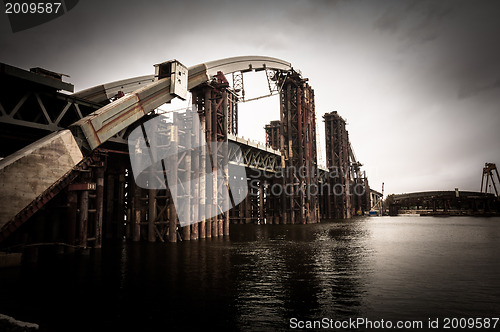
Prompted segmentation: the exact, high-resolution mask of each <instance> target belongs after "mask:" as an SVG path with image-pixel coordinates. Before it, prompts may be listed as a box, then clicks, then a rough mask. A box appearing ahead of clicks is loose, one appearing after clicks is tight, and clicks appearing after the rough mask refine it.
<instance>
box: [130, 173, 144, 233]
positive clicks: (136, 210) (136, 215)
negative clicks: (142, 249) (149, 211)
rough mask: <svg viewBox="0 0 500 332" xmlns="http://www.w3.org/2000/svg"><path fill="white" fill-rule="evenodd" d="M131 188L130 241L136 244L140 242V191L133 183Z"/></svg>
mask: <svg viewBox="0 0 500 332" xmlns="http://www.w3.org/2000/svg"><path fill="white" fill-rule="evenodd" d="M131 185H132V186H133V192H134V198H133V202H132V211H133V212H132V215H133V220H132V241H134V242H138V241H140V240H141V221H142V218H141V191H142V189H141V188H140V187H139V186H138V185H137V184H136V183H135V181H131Z"/></svg>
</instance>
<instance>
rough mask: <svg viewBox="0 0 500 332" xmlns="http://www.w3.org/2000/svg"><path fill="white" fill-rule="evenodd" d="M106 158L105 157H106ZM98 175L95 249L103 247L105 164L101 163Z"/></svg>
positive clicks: (97, 170) (97, 171)
mask: <svg viewBox="0 0 500 332" xmlns="http://www.w3.org/2000/svg"><path fill="white" fill-rule="evenodd" d="M104 158H105V157H104ZM99 163H100V165H99V166H98V167H97V169H96V171H95V173H96V210H97V211H96V229H95V243H94V247H95V248H101V247H102V221H103V216H104V164H105V163H104V162H102V161H101V162H99Z"/></svg>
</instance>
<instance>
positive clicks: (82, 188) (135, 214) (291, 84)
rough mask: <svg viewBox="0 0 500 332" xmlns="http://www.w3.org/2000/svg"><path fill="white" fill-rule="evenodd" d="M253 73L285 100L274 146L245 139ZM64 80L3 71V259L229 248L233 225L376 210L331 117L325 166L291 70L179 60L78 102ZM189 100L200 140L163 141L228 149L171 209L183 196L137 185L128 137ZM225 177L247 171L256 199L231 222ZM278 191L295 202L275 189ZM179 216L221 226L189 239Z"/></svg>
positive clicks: (306, 99) (181, 163) (201, 228)
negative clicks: (165, 247) (167, 245)
mask: <svg viewBox="0 0 500 332" xmlns="http://www.w3.org/2000/svg"><path fill="white" fill-rule="evenodd" d="M251 71H265V72H266V77H267V80H268V86H269V95H273V94H278V95H279V96H280V119H279V120H276V121H272V122H271V123H270V124H269V125H267V126H266V127H265V131H266V143H258V142H253V141H251V140H246V139H243V138H241V137H238V104H239V103H241V102H245V101H248V100H245V94H244V89H245V87H244V84H243V76H244V75H245V73H247V72H251ZM229 75H230V76H231V82H232V84H230V83H229V80H228V79H227V77H229ZM62 78H63V75H62V74H58V73H54V72H50V71H47V70H44V69H41V68H32V69H31V70H30V71H27V70H24V69H20V68H16V67H12V66H9V65H7V64H0V79H1V82H2V86H3V87H4V91H3V92H4V93H2V95H1V96H0V138H1V139H2V142H3V144H2V146H1V149H0V156H1V157H3V159H2V160H0V183H1V187H0V195H1V196H2V199H1V201H2V203H1V204H2V209H1V211H0V246H1V247H3V248H11V247H21V248H22V247H23V246H27V245H34V244H44V243H45V244H47V243H53V244H61V245H64V246H66V247H68V248H72V247H83V248H85V247H94V248H99V247H101V246H102V242H103V240H105V239H113V238H123V237H126V238H128V239H130V240H132V241H140V240H146V241H150V242H154V241H162V242H163V241H170V242H176V241H181V240H182V241H186V240H197V239H201V238H210V237H218V236H227V235H229V227H230V226H229V225H230V223H271V224H279V223H302V224H305V223H317V222H320V220H321V219H327V218H350V217H351V216H353V215H354V214H355V213H356V212H361V213H362V212H364V211H367V210H369V208H370V205H369V204H370V203H369V193H370V190H369V186H368V180H367V177H366V175H365V174H364V173H362V172H361V171H360V167H361V164H360V163H359V162H358V161H357V160H356V158H355V156H354V152H353V149H352V147H351V145H350V143H349V138H348V132H347V130H346V122H345V120H344V119H343V118H342V117H340V115H339V114H337V112H331V113H327V114H326V115H325V116H324V121H325V130H326V149H327V153H326V156H327V165H326V167H322V166H320V165H318V162H317V149H316V145H317V142H316V137H317V135H316V129H317V123H316V121H317V119H316V111H315V105H314V98H315V96H314V90H313V89H312V87H311V86H310V85H309V83H308V79H307V78H304V77H302V75H301V74H300V73H299V72H298V71H296V70H295V69H293V67H292V66H291V64H290V63H288V62H286V61H283V60H280V59H275V58H269V57H259V56H253V57H236V58H229V59H222V60H217V61H212V62H207V63H203V64H200V65H196V66H192V67H189V68H186V67H184V66H183V65H182V64H181V63H180V62H178V61H170V62H165V63H162V64H158V65H155V74H154V75H147V76H142V77H136V78H131V79H126V80H122V81H117V82H111V83H106V84H102V85H99V86H96V87H93V88H90V89H86V90H83V91H79V92H77V93H74V91H73V86H72V85H71V84H69V83H66V82H64V81H63V80H62ZM188 93H190V94H191V100H192V107H191V108H190V111H191V112H195V114H196V115H197V117H199V120H200V126H201V128H200V129H201V132H202V134H201V135H197V134H196V132H194V131H193V132H191V131H187V130H183V129H182V128H180V127H179V126H176V125H175V124H174V123H172V124H169V125H168V126H166V127H165V128H164V130H165V134H166V135H169V137H171V139H172V142H177V141H179V140H180V139H182V140H183V141H184V142H189V143H188V144H189V145H190V146H201V145H203V144H204V143H205V142H206V143H207V144H208V143H211V142H218V143H221V142H230V143H232V144H230V145H228V146H229V148H226V150H223V149H224V148H223V147H221V148H215V149H216V151H215V152H212V154H211V159H210V162H211V163H213V164H212V165H213V167H214V168H220V169H222V170H224V171H223V172H222V174H223V175H222V176H220V175H218V176H216V175H214V176H213V177H201V176H200V180H199V181H196V183H193V186H194V187H193V188H192V189H193V190H190V191H189V195H185V197H183V201H182V202H183V204H182V206H177V207H176V206H175V204H174V200H173V197H176V193H175V192H173V190H177V189H175V187H178V186H172V185H170V186H168V183H166V181H165V183H164V188H153V187H148V186H142V187H140V186H138V185H137V183H136V181H135V180H134V174H133V172H132V165H131V161H130V156H129V154H130V149H129V146H128V145H127V138H128V137H129V136H130V135H131V133H133V132H134V130H141V129H143V128H144V126H145V125H147V123H148V121H152V120H154V119H155V118H157V117H158V116H159V111H158V107H160V106H161V105H163V104H165V103H168V102H169V101H170V100H172V99H173V98H182V99H186V98H187V96H188ZM174 113H175V112H174ZM187 113H189V112H184V113H182V112H180V113H175V114H173V115H172V116H173V117H175V118H178V119H180V120H181V121H187V120H182V119H183V117H186V114H187ZM180 123H182V122H180ZM148 144H149V143H148ZM148 146H149V145H148ZM216 146H222V145H216ZM231 147H238V149H235V150H234V151H233V150H231ZM179 148H182V147H179ZM217 149H220V150H217ZM236 150H239V151H241V154H237V153H236V152H235V151H236ZM179 151H180V150H179ZM174 165H175V166H174ZM207 165H208V164H207V160H205V159H204V158H197V157H196V156H194V155H188V154H186V153H184V154H183V153H179V154H178V159H176V160H175V164H171V165H167V166H168V167H167V168H168V169H175V171H176V172H177V173H176V174H177V175H178V176H179V178H182V177H185V176H187V175H188V174H193V172H196V171H199V170H200V169H201V170H204V169H206V168H207ZM227 165H240V166H244V167H245V169H246V174H247V178H246V179H245V181H247V182H248V195H246V196H245V198H244V199H243V201H241V202H240V203H239V204H235V205H234V206H232V208H231V209H230V210H229V211H224V209H223V208H222V206H221V204H222V203H221V202H222V201H223V197H221V193H223V192H224V190H223V189H224V187H227V186H228V178H227V167H228V166H227ZM290 169H293V170H297V172H298V173H297V172H295V173H294V172H290V171H289V170H290ZM214 174H215V172H214ZM157 175H158V174H157ZM163 177H164V176H157V178H160V179H161V178H163ZM280 186H281V187H282V188H283V187H286V186H289V187H290V188H291V191H290V192H287V193H285V192H283V191H281V192H277V191H276V190H273V189H275V188H278V187H280ZM310 188H315V189H316V190H315V191H310V190H309V189H310ZM209 191H210V192H212V193H214V195H209V193H208V192H209ZM233 194H234V193H233ZM183 209H186V211H189V212H191V213H192V215H202V214H203V215H205V214H206V215H207V216H213V217H209V218H206V219H204V220H201V221H200V222H197V223H194V224H191V225H187V226H182V225H181V224H180V223H179V218H178V215H179V214H180V213H183V212H186V211H181V210H183Z"/></svg>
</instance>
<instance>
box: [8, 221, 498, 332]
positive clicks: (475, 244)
mask: <svg viewBox="0 0 500 332" xmlns="http://www.w3.org/2000/svg"><path fill="white" fill-rule="evenodd" d="M231 227H232V228H231V236H230V238H229V239H211V240H204V241H193V242H184V243H178V244H161V243H158V244H146V243H138V244H135V243H114V244H108V245H107V246H106V247H105V248H103V249H102V251H101V252H100V253H91V254H87V255H75V256H67V255H66V256H64V255H59V256H52V258H50V259H45V260H43V261H42V262H40V263H39V264H36V265H28V266H24V267H22V268H16V269H8V270H1V271H0V299H1V300H0V313H3V314H7V315H11V316H14V317H15V318H17V319H20V320H25V321H29V322H34V323H38V324H40V326H41V329H42V330H47V331H97V330H106V331H119V330H122V329H124V328H127V330H130V329H135V330H137V331H176V330H193V329H197V328H198V329H203V330H241V331H280V330H287V329H289V327H290V319H291V318H294V317H295V318H297V319H300V320H313V319H316V320H318V319H322V318H330V319H335V320H345V319H349V318H352V319H356V318H369V319H371V320H381V319H384V320H385V321H387V320H391V321H394V322H396V321H398V320H401V321H402V320H421V321H423V322H425V324H427V322H428V319H429V318H432V319H436V318H439V319H441V320H442V319H444V318H445V317H450V318H452V317H457V318H469V317H473V318H476V317H481V318H485V317H499V316H500V218H484V219H483V218H467V217H457V218H454V217H449V218H432V217H372V218H358V219H353V220H349V221H342V222H325V223H321V224H317V225H261V226H256V225H232V226H231ZM441 322H442V321H441ZM424 327H425V326H424ZM497 329H500V323H499V324H498V325H497ZM342 330H344V329H342ZM422 330H423V329H422Z"/></svg>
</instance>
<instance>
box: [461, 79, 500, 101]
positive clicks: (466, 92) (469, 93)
mask: <svg viewBox="0 0 500 332" xmlns="http://www.w3.org/2000/svg"><path fill="white" fill-rule="evenodd" d="M498 88H500V78H498V79H497V80H496V81H495V82H493V83H490V84H486V85H481V86H477V85H474V86H462V87H461V88H460V90H459V92H458V98H460V99H464V98H470V97H473V96H476V95H478V94H480V93H482V92H485V91H489V90H494V89H498Z"/></svg>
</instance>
